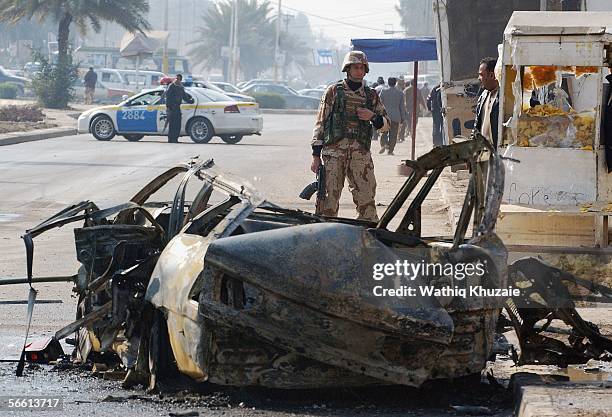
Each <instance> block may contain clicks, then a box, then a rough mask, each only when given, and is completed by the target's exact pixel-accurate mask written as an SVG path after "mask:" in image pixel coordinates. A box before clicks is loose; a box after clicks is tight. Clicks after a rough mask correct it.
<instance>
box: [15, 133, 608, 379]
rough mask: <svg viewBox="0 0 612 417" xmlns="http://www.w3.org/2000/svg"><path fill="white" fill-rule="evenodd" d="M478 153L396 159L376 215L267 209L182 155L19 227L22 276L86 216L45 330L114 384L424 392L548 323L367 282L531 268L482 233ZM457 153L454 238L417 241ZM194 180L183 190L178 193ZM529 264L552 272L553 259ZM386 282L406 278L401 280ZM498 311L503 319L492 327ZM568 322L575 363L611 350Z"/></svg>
mask: <svg viewBox="0 0 612 417" xmlns="http://www.w3.org/2000/svg"><path fill="white" fill-rule="evenodd" d="M486 147H487V145H486V142H485V141H484V140H483V139H482V138H476V139H474V140H470V141H466V142H463V143H457V144H453V145H450V146H445V147H440V148H436V149H434V150H433V151H431V152H429V153H428V154H425V155H423V156H422V157H420V158H419V159H418V160H416V161H406V164H407V165H408V166H409V167H410V169H411V170H412V174H411V175H410V176H409V177H408V179H407V180H406V182H405V184H404V185H403V187H402V188H401V189H400V191H399V192H398V194H397V195H396V196H395V198H394V200H393V201H392V202H391V203H390V205H389V207H388V208H387V210H386V211H385V213H384V214H383V215H382V217H381V219H380V221H379V222H378V223H377V224H376V223H369V222H364V221H358V220H351V219H344V218H324V217H320V216H317V215H313V214H310V213H306V212H303V211H299V210H293V209H286V208H282V207H279V206H276V205H274V204H272V203H270V202H268V201H267V200H266V199H265V198H263V197H262V196H261V195H259V194H258V193H257V192H256V191H255V190H253V189H252V188H250V187H249V186H247V185H246V184H244V183H243V182H242V181H240V180H239V179H235V178H233V177H232V176H229V175H226V174H223V173H221V172H220V171H218V170H217V168H216V167H215V165H214V163H213V161H212V160H207V161H200V160H198V159H194V160H192V161H190V162H189V163H186V164H183V165H179V166H176V167H174V168H171V169H169V170H167V171H166V172H164V173H162V174H161V175H160V176H158V177H157V178H155V179H154V180H152V181H151V182H150V183H149V184H147V185H146V186H145V187H144V188H143V189H142V190H140V191H139V192H138V193H137V194H136V195H134V197H133V198H131V199H130V201H129V202H127V203H125V204H121V205H119V206H116V207H111V208H105V209H100V208H99V207H98V206H96V205H95V204H94V203H92V202H90V201H85V202H82V203H79V204H76V205H74V206H71V207H69V208H67V209H65V210H63V211H61V212H60V213H58V214H57V215H55V216H53V217H52V218H50V219H49V220H47V221H45V222H43V223H42V224H40V225H39V226H37V227H35V228H33V229H31V230H28V231H27V233H26V235H25V236H24V240H25V241H26V248H27V251H28V257H27V258H28V270H29V271H31V270H32V254H33V238H35V237H36V236H38V235H40V234H41V233H43V232H45V231H48V230H50V229H53V228H56V227H60V226H63V225H66V224H69V223H73V222H81V221H82V222H83V224H82V226H81V227H78V228H76V229H74V235H75V243H76V254H77V259H78V261H79V262H80V264H81V267H80V269H79V271H78V273H77V274H76V275H74V276H73V277H72V278H73V280H74V282H75V291H76V293H77V294H78V297H79V302H78V311H77V320H76V321H75V322H74V323H72V324H71V325H69V326H67V327H65V328H63V329H61V330H59V331H57V333H56V336H55V337H56V338H57V339H62V338H65V337H67V336H69V335H71V334H73V333H76V335H77V338H76V339H77V346H76V348H75V357H76V359H78V360H80V361H85V360H87V359H88V357H90V356H91V355H96V354H99V353H101V352H107V353H113V354H116V355H117V356H118V358H120V360H121V363H122V364H123V366H124V368H125V369H126V370H127V371H128V373H127V376H126V379H125V381H124V383H125V384H126V385H130V384H133V383H143V384H145V385H149V387H150V388H153V387H155V385H156V383H157V382H158V381H159V380H160V379H161V378H163V377H165V376H167V375H168V374H169V373H170V372H172V371H178V372H180V373H182V374H185V375H187V376H189V377H191V378H192V379H194V380H196V381H202V382H203V381H208V382H212V383H215V384H220V385H233V386H252V385H259V386H265V387H272V388H321V387H328V386H335V387H340V386H363V385H374V384H402V385H408V386H420V385H421V384H423V383H424V382H425V381H427V380H431V379H440V378H456V377H461V376H465V375H470V374H474V373H479V372H480V371H481V370H482V369H483V368H484V366H485V364H486V361H487V360H488V359H489V358H490V356H491V353H492V352H493V347H494V335H495V333H496V329H499V328H500V327H501V328H503V327H504V325H507V326H511V325H512V326H515V329H517V333H519V332H521V334H523V335H528V336H530V337H531V339H529V340H532V341H533V342H532V343H531V344H530V345H529V346H527V345H525V346H526V348H525V352H531V353H529V354H528V355H527V354H525V355H523V362H529V360H530V358H531V359H533V361H537V360H538V356H537V355H536V354H534V353H533V350H534V349H535V350H537V346H534V343H536V342H537V340H536V338H535V337H533V334H532V333H534V332H535V333H538V332H541V331H544V330H546V329H542V328H538V329H536V328H535V327H534V326H535V325H536V322H537V321H539V320H540V319H541V318H542V317H543V318H546V317H549V318H550V314H544V313H542V311H546V312H548V313H551V312H553V311H556V310H555V307H554V306H553V307H550V306H544V305H537V306H527V307H525V308H526V309H532V310H530V311H531V313H528V312H526V310H524V309H522V308H521V306H520V303H519V301H518V300H517V301H516V302H513V300H503V301H502V302H500V299H499V298H495V297H481V296H468V297H437V296H435V295H430V296H421V297H409V296H399V297H376V296H375V295H373V292H372V288H373V286H374V285H377V282H376V281H375V280H373V278H372V265H373V264H374V263H387V264H393V263H395V262H397V261H398V260H400V261H402V262H403V261H408V262H410V263H414V264H417V263H424V262H427V263H445V264H450V265H455V264H457V263H463V264H476V263H484V264H486V265H487V274H486V275H485V276H484V277H482V278H481V284H482V285H484V286H486V287H488V288H505V287H507V286H508V285H509V284H511V283H509V282H508V279H509V276H510V278H511V279H514V277H519V276H520V277H521V279H523V280H525V279H528V278H529V277H530V274H531V272H532V269H533V265H532V264H531V263H529V264H527V265H526V266H525V268H522V266H521V264H518V265H512V266H510V270H511V272H512V274H510V275H509V273H508V269H509V267H508V266H507V252H506V249H505V247H504V245H503V243H502V242H501V240H500V239H499V238H498V237H497V236H496V235H495V233H494V227H495V221H496V219H497V214H498V211H499V205H500V202H501V197H502V195H501V194H502V190H503V180H504V170H503V161H502V160H501V159H500V158H499V157H497V156H496V155H495V154H494V153H493V152H492V157H491V165H490V167H491V168H490V174H489V180H488V184H487V187H485V186H484V181H483V179H482V178H483V177H482V172H481V171H480V168H479V166H478V164H477V163H476V161H477V160H478V157H479V155H480V154H481V153H482V152H483V150H484V149H485V148H486ZM459 163H464V164H467V165H468V166H469V167H470V169H471V172H472V178H471V181H470V187H469V190H468V193H467V194H466V196H465V201H464V205H463V210H462V213H461V216H460V219H459V224H458V226H457V228H456V230H455V232H454V235H453V236H447V237H424V236H422V233H421V207H422V205H423V202H424V200H425V198H426V197H427V195H428V194H429V192H430V191H431V189H432V187H433V186H434V184H435V183H436V181H437V180H438V179H439V177H440V175H441V173H442V171H443V170H444V168H445V167H448V166H451V165H455V164H459ZM171 181H178V182H179V184H178V187H177V190H176V192H175V193H174V199H173V200H172V201H169V202H153V201H149V200H150V197H151V196H152V195H153V194H154V193H156V192H157V191H158V190H160V189H161V188H162V187H164V186H167V185H168V184H169V183H170V182H171ZM194 182H196V183H197V186H196V190H195V192H194V193H193V194H194V195H195V197H194V198H193V199H188V198H187V190H188V184H189V183H191V184H193V183H194ZM485 189H486V192H485ZM470 228H471V232H470V236H467V235H468V230H469V229H470ZM533 262H536V263H537V264H538V265H541V268H544V270H545V273H546V274H549V275H550V277H552V278H550V279H552V280H555V279H556V278H555V276H554V273H555V271H554V270H553V269H550V268H549V267H548V266H546V265H544V264H541V263H539V261H537V260H533ZM530 268H531V269H530ZM418 279H419V280H421V281H422V282H425V283H427V284H428V285H432V286H435V287H442V286H448V285H455V284H457V283H453V277H449V276H445V275H439V274H433V275H427V276H419V277H418ZM517 279H518V278H517ZM33 281H34V282H35V281H36V277H34V278H33ZM384 282H385V284H386V285H387V286H388V287H389V288H400V287H401V286H402V285H403V284H404V281H403V279H402V277H400V276H390V277H387V278H386V279H385V281H384ZM461 285H466V283H465V282H464V283H463V284H461ZM534 291H535V290H534ZM602 291H604V290H602ZM541 292H543V291H541ZM541 295H542V296H543V297H546V294H541ZM604 295H606V294H604ZM608 295H609V294H608ZM568 297H569V296H568ZM569 298H571V297H569ZM569 298H567V299H565V302H566V305H565V306H564V307H565V308H566V310H565V311H566V314H565V315H564V316H562V317H557V318H561V319H563V318H564V317H565V318H568V317H570V318H572V317H573V318H574V322H572V323H573V324H576V323H577V321H576V320H577V319H575V317H576V316H577V313H576V312H575V309H574V306H573V303H572V301H571V300H570V299H569ZM508 303H509V304H508ZM567 303H570V304H567ZM504 308H506V311H507V312H509V314H510V315H508V313H506V315H505V316H502V317H506V319H505V321H504V320H502V321H500V320H498V319H499V317H500V312H501V311H502V309H504ZM535 311H539V312H540V313H537V314H536V313H533V312H535ZM529 314H531V316H529ZM528 317H537V318H538V320H536V321H535V322H534V321H532V320H529V319H528ZM578 317H579V316H578ZM551 320H552V319H551ZM572 323H568V324H572ZM580 323H583V324H584V323H585V322H583V321H581V322H580ZM585 328H586V329H588V331H584V329H585ZM581 330H582V331H581ZM530 332H531V333H530ZM570 332H574V333H573V335H572V338H571V340H570V341H568V342H563V341H557V343H560V344H562V345H563V346H564V348H565V349H566V350H567V351H575V352H576V354H575V355H574V356H573V357H572V360H574V361H581V360H583V359H585V358H586V359H585V360H584V361H586V360H588V359H589V358H590V357H602V356H603V355H605V352H606V351H608V352H610V351H611V349H610V342H609V340H608V339H605V338H604V337H603V336H601V335H600V334H599V332H598V330H597V328H596V327H595V326H593V325H592V324H588V325H583V326H582V327H580V326H578V329H577V330H576V328H573V330H571V331H570ZM521 347H523V346H521ZM545 348H546V346H545ZM547 357H551V355H548V356H547ZM540 358H541V357H540Z"/></svg>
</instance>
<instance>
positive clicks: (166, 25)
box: [162, 0, 169, 75]
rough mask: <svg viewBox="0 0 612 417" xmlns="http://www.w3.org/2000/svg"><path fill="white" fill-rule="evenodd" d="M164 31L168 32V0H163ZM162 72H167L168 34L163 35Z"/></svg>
mask: <svg viewBox="0 0 612 417" xmlns="http://www.w3.org/2000/svg"><path fill="white" fill-rule="evenodd" d="M164 31H165V32H168V0H164ZM162 72H163V73H164V74H166V75H169V74H168V36H165V37H164V55H163V57H162Z"/></svg>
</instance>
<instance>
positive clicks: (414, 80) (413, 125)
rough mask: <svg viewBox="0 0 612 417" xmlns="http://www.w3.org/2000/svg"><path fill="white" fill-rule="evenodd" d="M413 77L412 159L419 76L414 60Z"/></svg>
mask: <svg viewBox="0 0 612 417" xmlns="http://www.w3.org/2000/svg"><path fill="white" fill-rule="evenodd" d="M413 75H414V76H413V78H412V129H411V130H412V132H411V134H412V157H411V158H410V159H412V160H413V161H414V160H415V153H416V127H417V111H418V109H417V94H418V91H417V88H418V83H417V78H418V76H419V61H414V72H413Z"/></svg>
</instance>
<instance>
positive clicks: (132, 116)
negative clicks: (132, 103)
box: [121, 110, 145, 120]
mask: <svg viewBox="0 0 612 417" xmlns="http://www.w3.org/2000/svg"><path fill="white" fill-rule="evenodd" d="M121 119H122V120H144V119H145V111H144V110H132V111H123V112H121Z"/></svg>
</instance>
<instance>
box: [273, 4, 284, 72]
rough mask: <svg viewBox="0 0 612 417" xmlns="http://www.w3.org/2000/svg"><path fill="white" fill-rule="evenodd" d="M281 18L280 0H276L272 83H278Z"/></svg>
mask: <svg viewBox="0 0 612 417" xmlns="http://www.w3.org/2000/svg"><path fill="white" fill-rule="evenodd" d="M281 18H282V14H281V0H278V13H277V14H276V39H275V41H274V81H278V57H279V55H280V31H281Z"/></svg>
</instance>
